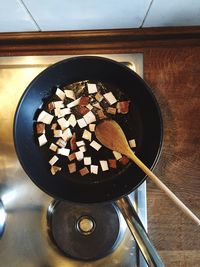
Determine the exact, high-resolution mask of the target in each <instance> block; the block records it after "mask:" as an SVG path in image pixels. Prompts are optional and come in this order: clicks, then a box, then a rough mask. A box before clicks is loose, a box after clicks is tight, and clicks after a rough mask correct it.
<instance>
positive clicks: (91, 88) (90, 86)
mask: <svg viewBox="0 0 200 267" xmlns="http://www.w3.org/2000/svg"><path fill="white" fill-rule="evenodd" d="M87 88H88V93H89V94H94V93H97V86H96V84H95V83H88V84H87Z"/></svg>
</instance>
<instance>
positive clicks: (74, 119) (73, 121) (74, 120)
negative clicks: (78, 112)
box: [68, 114, 77, 127]
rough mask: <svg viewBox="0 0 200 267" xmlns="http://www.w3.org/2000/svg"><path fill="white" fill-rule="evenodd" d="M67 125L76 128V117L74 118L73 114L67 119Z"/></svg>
mask: <svg viewBox="0 0 200 267" xmlns="http://www.w3.org/2000/svg"><path fill="white" fill-rule="evenodd" d="M68 122H69V125H71V126H72V127H75V126H76V123H77V121H76V117H75V116H74V114H71V115H70V117H69V119H68Z"/></svg>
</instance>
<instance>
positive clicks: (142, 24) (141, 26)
mask: <svg viewBox="0 0 200 267" xmlns="http://www.w3.org/2000/svg"><path fill="white" fill-rule="evenodd" d="M153 1H154V0H151V2H150V4H149V7H148V9H147V12H146V14H145V16H144V19H143V21H142V23H141V25H140V28H143V26H144V22H145V20H146V18H147V15H148V14H149V11H150V8H151V6H152V4H153Z"/></svg>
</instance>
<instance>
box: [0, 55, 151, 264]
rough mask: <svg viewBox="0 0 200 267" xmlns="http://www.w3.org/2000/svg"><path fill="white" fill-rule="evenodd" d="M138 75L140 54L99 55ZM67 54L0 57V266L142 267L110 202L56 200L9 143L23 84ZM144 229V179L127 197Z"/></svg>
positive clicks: (132, 242) (145, 225) (138, 255)
mask: <svg viewBox="0 0 200 267" xmlns="http://www.w3.org/2000/svg"><path fill="white" fill-rule="evenodd" d="M99 56H103V57H108V58H111V59H114V60H116V61H119V62H122V63H123V64H125V65H127V66H128V67H130V68H131V69H133V70H134V71H135V72H137V73H138V74H139V75H140V76H141V77H143V56H142V54H140V53H137V54H117V55H114V54H113V55H99ZM69 57H72V56H69V55H64V56H34V57H32V56H24V57H12V58H10V57H2V58H0V118H1V120H0V121H1V125H0V159H1V166H0V258H1V261H0V266H2V267H6V266H9V267H39V266H41V267H61V266H62V267H65V266H66V267H79V266H81V267H82V266H83V267H84V266H85V267H86V266H87V267H90V266H93V267H95V266H98V267H105V266H106V267H114V266H115V267H133V266H147V265H146V263H145V262H144V260H143V257H142V255H141V254H140V252H139V249H138V247H137V245H136V243H135V241H134V239H133V237H132V235H131V234H130V232H129V229H128V227H127V226H126V223H125V221H124V219H123V217H122V215H121V213H120V212H119V210H118V208H117V207H116V206H115V205H114V204H113V203H103V204H77V203H69V202H60V201H58V200H54V199H52V198H51V197H50V196H48V195H47V194H45V193H44V192H42V191H41V190H40V189H39V188H37V187H36V186H35V185H34V184H33V183H32V181H31V180H30V179H29V177H28V176H27V175H26V174H25V172H24V171H23V169H22V167H21V165H20V163H19V161H18V159H17V155H16V153H15V149H14V143H13V119H14V114H15V110H16V107H17V104H18V102H19V99H20V97H21V95H22V93H23V92H24V90H25V88H26V87H27V85H28V84H29V83H30V82H31V81H32V80H33V79H34V78H35V77H36V76H37V74H39V73H40V72H41V71H42V70H44V69H45V68H47V67H48V66H49V65H51V64H53V63H56V62H57V61H60V60H62V59H66V58H69ZM129 198H130V199H131V201H132V203H133V205H134V207H135V209H136V210H137V212H138V215H139V217H140V219H141V221H142V222H143V225H144V227H145V228H146V229H147V208H146V183H145V182H144V183H143V184H142V185H141V186H140V187H139V188H138V189H137V190H135V192H133V193H131V194H130V195H129Z"/></svg>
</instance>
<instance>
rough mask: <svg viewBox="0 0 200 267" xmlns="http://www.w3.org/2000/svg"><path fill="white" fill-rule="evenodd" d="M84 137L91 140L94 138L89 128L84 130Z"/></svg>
mask: <svg viewBox="0 0 200 267" xmlns="http://www.w3.org/2000/svg"><path fill="white" fill-rule="evenodd" d="M82 138H83V139H85V140H88V141H91V140H92V134H91V132H89V131H88V130H86V129H85V130H84V132H83V135H82Z"/></svg>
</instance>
